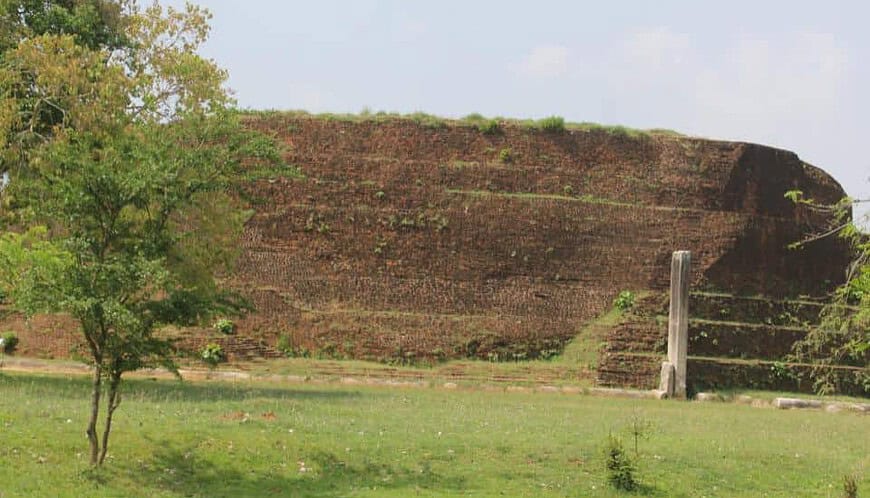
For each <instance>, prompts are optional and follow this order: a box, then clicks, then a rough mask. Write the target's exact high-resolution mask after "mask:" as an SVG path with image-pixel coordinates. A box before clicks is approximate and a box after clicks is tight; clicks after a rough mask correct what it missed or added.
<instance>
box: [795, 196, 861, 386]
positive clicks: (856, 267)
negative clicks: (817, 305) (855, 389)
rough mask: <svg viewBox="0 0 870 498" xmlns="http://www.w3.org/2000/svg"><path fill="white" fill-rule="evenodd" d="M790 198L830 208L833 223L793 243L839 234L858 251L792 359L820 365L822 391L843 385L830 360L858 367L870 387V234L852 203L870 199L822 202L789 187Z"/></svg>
mask: <svg viewBox="0 0 870 498" xmlns="http://www.w3.org/2000/svg"><path fill="white" fill-rule="evenodd" d="M785 196H786V198H788V199H790V200H791V201H792V202H794V203H796V204H800V205H804V206H807V207H808V208H809V209H811V210H812V211H816V212H820V213H824V214H826V215H827V216H828V217H829V219H830V220H831V221H830V222H829V225H828V226H827V227H826V228H825V229H824V230H823V231H821V232H819V233H814V234H810V235H808V236H807V237H806V238H805V239H804V240H802V241H800V242H797V243H795V244H793V246H795V247H800V246H803V245H805V244H810V243H812V242H815V241H817V240H820V239H824V238H827V237H840V238H842V239H843V240H845V241H846V242H847V243H848V244H849V245H850V247H851V248H852V252H853V260H852V264H851V265H850V266H849V268H848V271H847V273H846V281H845V283H844V284H843V285H841V286H840V287H839V288H838V289H837V290H836V292H835V293H834V296H833V299H832V301H831V303H830V304H829V305H827V306H825V307H824V309H823V310H822V313H821V322H820V324H819V325H818V326H817V327H814V328H813V329H812V330H810V332H809V333H808V334H807V336H806V337H805V338H804V339H803V340H801V341H799V342H797V343H796V344H795V346H794V348H793V353H792V359H794V360H795V361H800V362H807V363H811V364H813V365H815V366H816V368H814V369H813V371H812V376H813V382H814V386H815V388H816V390H817V391H819V392H820V393H831V392H836V391H838V390H839V389H838V387H839V386H838V384H839V382H841V379H839V378H837V377H836V376H835V375H834V374H833V373H832V371H831V370H830V369H828V368H825V367H826V366H830V365H851V366H855V367H859V370H856V372H855V374H854V375H856V376H857V377H859V378H858V379H855V380H857V382H858V384H859V385H860V384H863V385H864V386H865V389H867V390H870V236H868V235H867V234H866V233H864V232H862V230H861V229H860V228H859V227H858V226H857V225H856V223H855V222H854V220H853V218H852V207H853V206H854V205H856V204H859V203H863V202H868V200H856V199H850V198H844V199H842V200H840V201H839V202H837V203H835V204H831V205H825V204H819V203H817V202H816V201H814V200H813V199H807V198H805V197H804V195H803V192H801V191H797V190H794V191H789V192H787V193H786V194H785Z"/></svg>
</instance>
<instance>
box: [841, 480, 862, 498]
mask: <svg viewBox="0 0 870 498" xmlns="http://www.w3.org/2000/svg"><path fill="white" fill-rule="evenodd" d="M843 498H858V480H857V479H856V478H855V476H850V475H845V476H843Z"/></svg>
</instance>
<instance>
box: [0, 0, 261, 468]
mask: <svg viewBox="0 0 870 498" xmlns="http://www.w3.org/2000/svg"><path fill="white" fill-rule="evenodd" d="M4 5H5V6H6V7H5V8H6V10H5V11H4V12H5V13H6V14H8V12H9V5H10V4H8V3H7V4H4ZM15 5H18V10H17V12H18V18H17V19H19V20H20V19H25V18H27V14H22V12H31V11H29V10H27V9H28V8H32V9H31V10H32V11H33V12H36V14H34V15H33V16H31V17H30V18H27V19H29V20H28V21H27V22H25V23H24V24H23V25H21V24H19V26H18V28H19V29H18V31H16V33H24V34H23V35H17V36H19V37H18V38H15V40H16V43H15V44H14V46H11V48H9V49H8V50H6V51H5V52H4V53H3V54H2V61H0V62H2V63H0V94H2V101H0V160H2V164H3V165H4V166H5V169H6V170H7V171H8V173H9V175H10V182H9V183H8V185H7V186H6V188H5V189H3V190H2V192H0V206H2V207H0V209H2V214H3V216H4V218H5V220H6V222H7V224H8V226H10V227H12V228H13V229H12V230H10V231H8V232H7V233H5V234H3V235H2V236H0V289H2V293H4V294H6V295H7V298H8V299H9V300H10V301H11V302H12V304H13V306H14V307H15V308H17V309H19V310H21V311H23V312H24V313H26V314H27V315H32V314H35V313H45V312H48V313H66V314H68V315H70V316H71V317H73V318H74V319H75V320H76V321H77V323H78V325H79V327H80V330H81V333H82V336H83V338H84V342H85V343H86V345H87V353H88V355H87V356H88V362H89V363H90V364H91V365H92V366H93V380H92V391H91V404H90V417H89V421H88V425H87V430H86V433H87V436H88V441H89V445H90V462H91V464H93V465H101V464H102V463H103V462H104V460H105V458H106V454H107V451H108V443H109V435H110V432H111V427H112V417H113V414H114V412H115V410H116V409H117V408H118V406H119V404H120V402H121V396H120V387H121V381H122V376H123V375H124V374H125V373H126V372H130V371H134V370H137V369H140V368H143V367H147V366H157V365H160V366H164V367H166V368H169V369H170V370H172V371H175V372H177V369H176V368H175V363H174V361H173V353H174V348H173V344H172V342H171V341H170V340H168V339H166V338H164V337H162V336H161V334H159V333H158V332H159V330H160V328H161V327H163V326H165V325H170V324H171V325H182V326H184V325H192V324H194V323H197V322H200V321H202V320H205V319H206V318H207V317H209V316H211V315H213V314H214V313H217V312H220V313H229V312H233V311H238V310H239V309H240V302H239V301H238V300H237V299H235V298H234V296H233V295H232V294H231V293H229V292H227V291H224V290H222V289H221V288H220V286H219V285H218V284H217V282H216V279H215V275H217V274H218V273H219V272H220V271H222V270H223V269H225V268H227V266H228V265H229V264H230V263H231V261H232V257H233V255H234V252H233V250H232V246H233V241H234V240H235V238H236V237H237V235H238V234H239V231H240V230H241V227H242V225H243V223H244V220H245V212H244V211H242V210H241V209H240V208H239V206H238V205H237V204H236V202H235V201H234V200H233V199H234V197H233V195H231V194H232V192H231V187H232V183H233V179H234V177H235V176H236V174H237V173H238V172H239V168H240V167H241V163H242V161H243V160H252V161H268V162H273V161H276V160H277V159H278V158H277V154H276V151H275V149H274V147H273V146H272V144H271V142H270V141H269V140H265V139H263V137H259V136H255V135H254V134H253V133H251V132H246V131H244V129H243V128H242V127H241V124H240V122H239V119H238V115H237V113H236V112H235V111H234V110H233V107H232V106H233V101H232V99H231V98H230V97H229V96H228V94H227V92H226V90H225V89H224V86H223V85H224V82H225V79H226V73H225V72H224V71H223V70H221V69H220V68H218V67H217V66H216V65H215V64H214V63H213V62H212V61H209V60H206V59H203V58H202V57H200V56H198V55H197V54H196V50H197V48H198V47H199V46H200V45H201V43H202V42H203V41H204V40H205V39H206V38H207V35H208V32H209V27H208V19H209V14H208V12H207V11H205V10H203V9H200V8H198V7H194V6H191V5H188V6H187V7H186V9H185V10H184V11H176V10H173V9H171V8H169V9H165V10H164V9H163V8H162V7H160V6H159V5H157V4H154V5H153V6H151V7H148V8H146V9H144V10H140V9H139V8H138V7H136V6H135V4H133V3H128V2H121V3H118V2H103V1H98V0H92V1H66V2H62V1H57V2H45V1H43V0H33V1H19V2H17V3H15ZM40 5H47V6H49V7H47V8H45V9H43V10H42V11H40V10H39V8H37V7H38V6H40ZM22 6H23V7H22ZM82 6H85V7H82ZM54 7H57V8H54ZM22 9H23V10H22ZM64 12H66V13H70V12H72V13H74V14H75V16H73V18H74V19H79V20H80V21H81V20H84V21H81V22H80V23H79V24H76V22H73V21H70V19H71V18H69V17H64V16H63V15H61V14H63V13H64ZM95 12H96V13H106V12H108V13H110V14H111V15H110V16H108V17H106V16H104V15H102V14H100V15H95V14H94V13H95ZM45 19H49V21H45ZM58 19H60V20H59V21H58ZM107 19H108V20H110V21H111V22H108V21H107ZM52 23H54V24H52ZM64 23H67V24H69V23H71V24H72V25H75V26H78V27H81V26H80V24H82V23H83V24H84V25H85V26H84V27H83V28H81V29H78V31H75V30H74V32H73V33H69V32H68V31H67V30H65V29H62V26H64V25H65V24H64ZM88 23H90V24H88ZM4 26H6V27H8V23H7V24H6V25H4ZM45 26H48V27H49V28H45ZM58 26H61V28H58ZM118 26H122V27H123V32H121V31H118V30H116V29H115V28H116V27H118ZM37 28H39V29H37ZM7 34H8V33H7ZM13 38H14V37H13ZM4 39H9V38H8V37H7V38H4ZM252 156H254V157H252ZM103 401H105V403H102V402H103ZM101 406H104V407H105V410H104V412H105V415H104V420H103V427H102V434H101V435H99V434H98V423H99V418H100V413H101Z"/></svg>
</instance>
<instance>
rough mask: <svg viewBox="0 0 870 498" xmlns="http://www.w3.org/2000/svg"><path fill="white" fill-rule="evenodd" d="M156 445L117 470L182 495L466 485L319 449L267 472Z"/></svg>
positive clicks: (319, 493) (412, 490)
mask: <svg viewBox="0 0 870 498" xmlns="http://www.w3.org/2000/svg"><path fill="white" fill-rule="evenodd" d="M152 444H154V447H155V448H158V449H157V451H156V452H155V453H154V455H153V457H152V458H151V460H150V461H148V462H145V463H144V464H142V465H141V466H140V465H133V466H122V467H119V468H118V469H117V472H118V473H122V474H124V475H126V477H127V478H128V479H131V480H132V481H134V482H135V483H136V484H137V485H138V486H139V487H140V489H142V490H143V491H147V490H149V489H150V490H154V491H157V490H160V491H164V492H170V493H177V494H179V495H182V496H208V497H218V496H227V497H236V496H293V497H312V498H318V497H327V496H330V497H331V496H345V495H348V494H352V493H353V491H354V490H356V489H362V490H365V489H375V490H377V489H382V490H401V489H407V495H413V494H416V490H421V489H427V490H451V491H461V490H463V489H465V480H464V479H462V478H459V477H445V476H442V475H439V474H437V473H435V472H432V470H431V469H430V468H428V466H426V465H423V466H422V468H416V469H409V468H403V467H393V466H390V465H387V464H382V463H375V462H369V461H367V462H365V463H361V464H359V463H351V462H347V461H344V460H342V459H341V458H339V456H337V455H335V454H332V453H329V452H326V451H317V452H315V453H313V454H308V455H305V456H304V457H302V458H304V462H305V463H304V464H302V463H301V462H298V461H293V462H288V463H287V464H286V467H284V466H282V465H281V464H280V463H279V462H275V464H274V465H272V466H271V467H270V468H269V469H267V470H263V471H254V470H246V469H244V464H241V463H238V464H236V465H235V466H231V465H228V464H224V463H217V462H214V461H212V460H209V459H204V458H201V457H198V456H196V451H197V450H196V448H195V447H194V446H191V447H186V448H182V447H177V446H175V445H174V444H173V442H172V441H168V440H163V441H152ZM303 469H304V470H303ZM95 483H96V481H95Z"/></svg>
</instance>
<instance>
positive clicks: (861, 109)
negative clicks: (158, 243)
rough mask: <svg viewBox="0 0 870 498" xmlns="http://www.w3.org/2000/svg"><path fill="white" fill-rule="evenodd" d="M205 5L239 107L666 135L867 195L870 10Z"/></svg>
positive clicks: (824, 5) (785, 4)
mask: <svg viewBox="0 0 870 498" xmlns="http://www.w3.org/2000/svg"><path fill="white" fill-rule="evenodd" d="M162 3H163V4H164V5H170V6H176V7H178V6H181V5H183V3H184V2H183V1H181V0H168V1H163V2H162ZM195 3H197V4H199V5H201V6H204V7H207V8H208V9H210V10H211V12H212V13H213V14H214V18H213V20H212V27H213V31H212V35H211V39H210V40H209V41H208V42H207V44H206V45H205V46H204V47H203V48H202V50H201V53H202V54H203V55H205V56H206V57H209V58H212V59H214V60H215V61H216V62H217V63H218V64H219V65H221V66H222V67H224V68H226V69H227V70H228V71H229V74H230V78H229V86H230V88H231V89H232V90H233V91H234V92H235V96H236V98H237V99H238V102H239V105H240V106H241V107H244V108H252V109H304V110H307V111H310V112H359V111H361V110H363V109H369V110H372V111H380V110H385V111H394V112H403V113H406V112H416V111H423V112H427V113H430V114H436V115H440V116H444V117H461V116H464V115H467V114H470V113H473V112H477V113H480V114H483V115H485V116H506V117H515V118H540V117H544V116H550V115H559V116H563V117H564V118H565V119H566V120H568V121H592V122H598V123H602V124H621V125H625V126H630V127H635V128H669V129H673V130H676V131H679V132H682V133H685V134H687V135H694V136H703V137H709V138H716V139H727V140H741V141H749V142H756V143H762V144H767V145H772V146H776V147H781V148H785V149H788V150H791V151H794V152H796V153H797V154H798V155H799V156H800V157H801V158H802V159H803V160H804V161H807V162H809V163H811V164H814V165H816V166H819V167H821V168H823V169H824V170H826V171H828V172H829V173H830V174H832V175H833V176H834V178H836V179H837V180H838V181H839V182H840V183H841V184H842V185H843V187H844V188H845V190H846V192H847V193H848V194H849V195H851V196H853V197H859V198H870V156H868V154H867V153H865V152H862V150H863V147H864V146H865V143H867V142H868V129H867V128H868V127H867V124H868V122H870V93H868V90H870V64H868V58H870V30H868V29H867V19H870V2H864V1H852V2H846V1H841V2H837V1H828V2H819V1H818V0H815V1H800V0H797V1H795V0H792V1H777V0H767V1H764V2H761V1H759V0H753V1H742V0H732V1H729V2H709V1H707V2H705V1H698V0H694V1H680V0H656V1H651V0H650V1H643V0H636V1H617V0H614V1H600V0H599V1H596V2H588V1H579V0H574V1H555V0H549V1H548V0H537V1H535V2H530V1H528V0H522V1H512V0H500V1H489V0H477V1H472V0H464V1H454V0H439V1H431V0H430V1H416V0H394V1H388V0H382V1H378V0H344V1H338V0H316V1H311V0H308V1H286V0H285V1H278V0H247V1H244V2H242V1H238V0H199V1H196V2H195ZM867 212H868V210H867V209H866V208H864V209H861V210H860V211H859V213H858V214H859V215H860V216H864V215H866V213H867ZM865 226H866V224H865Z"/></svg>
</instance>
